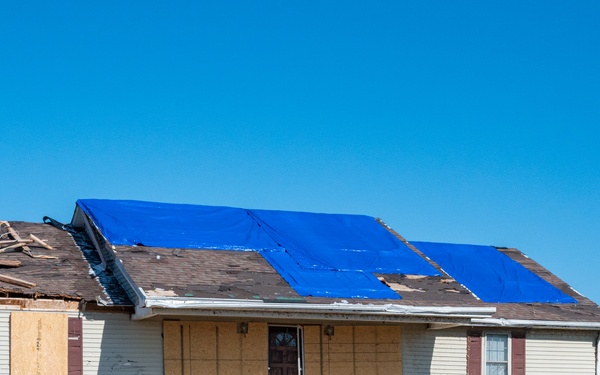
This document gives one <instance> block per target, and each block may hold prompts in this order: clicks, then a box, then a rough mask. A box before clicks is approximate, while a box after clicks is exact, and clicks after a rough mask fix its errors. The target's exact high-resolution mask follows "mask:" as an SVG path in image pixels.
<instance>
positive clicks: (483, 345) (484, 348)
mask: <svg viewBox="0 0 600 375" xmlns="http://www.w3.org/2000/svg"><path fill="white" fill-rule="evenodd" d="M488 335H504V336H506V337H507V338H508V340H507V346H508V351H507V357H508V362H507V367H508V368H507V370H508V371H507V375H511V373H512V335H511V334H510V332H506V331H489V332H483V334H482V335H481V338H482V340H481V341H482V343H481V373H482V374H484V375H487V371H486V370H487V341H488V340H487V337H488Z"/></svg>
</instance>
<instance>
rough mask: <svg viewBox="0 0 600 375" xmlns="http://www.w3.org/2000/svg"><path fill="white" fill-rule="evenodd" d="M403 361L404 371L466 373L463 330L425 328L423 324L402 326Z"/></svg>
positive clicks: (429, 374) (415, 374) (447, 374)
mask: <svg viewBox="0 0 600 375" xmlns="http://www.w3.org/2000/svg"><path fill="white" fill-rule="evenodd" d="M417 327H418V328H417ZM402 363H403V373H404V374H411V375H421V374H422V375H436V374H440V375H441V374H444V375H453V374H456V375H464V374H466V373H467V335H466V332H465V331H464V330H460V329H448V330H426V329H425V326H423V325H419V326H408V325H407V326H403V327H402Z"/></svg>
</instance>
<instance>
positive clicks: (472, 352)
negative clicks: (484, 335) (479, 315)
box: [467, 331, 481, 375]
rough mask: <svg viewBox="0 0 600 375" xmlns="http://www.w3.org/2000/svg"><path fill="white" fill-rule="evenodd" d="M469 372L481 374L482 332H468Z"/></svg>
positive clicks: (470, 373)
mask: <svg viewBox="0 0 600 375" xmlns="http://www.w3.org/2000/svg"><path fill="white" fill-rule="evenodd" d="M467 374H468V375H481V332H478V331H477V332H476V331H469V332H467Z"/></svg>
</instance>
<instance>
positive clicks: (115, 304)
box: [0, 199, 600, 375]
mask: <svg viewBox="0 0 600 375" xmlns="http://www.w3.org/2000/svg"><path fill="white" fill-rule="evenodd" d="M44 221H45V223H44V224H33V223H17V222H11V223H10V225H11V226H12V227H13V229H14V230H16V231H17V236H18V237H20V239H21V240H22V241H23V238H29V237H26V236H30V235H33V236H34V237H35V238H36V239H37V241H34V240H33V239H32V240H31V241H33V242H27V244H25V242H20V245H21V246H20V247H19V246H16V244H14V241H16V240H17V239H16V238H15V236H14V234H12V235H11V234H10V232H9V231H6V232H5V234H6V236H5V237H6V239H4V238H3V240H5V241H6V242H5V243H4V245H3V246H5V248H6V247H8V246H15V247H13V248H12V249H13V250H14V249H18V250H19V251H17V252H6V251H4V252H2V251H0V252H2V258H5V259H6V260H19V261H20V262H21V263H22V264H21V266H20V267H17V268H10V269H2V270H0V271H1V272H0V292H1V293H2V294H1V296H2V298H0V336H2V339H1V340H0V372H2V373H8V371H9V370H10V373H11V374H31V373H41V374H43V373H48V374H50V373H52V374H55V373H69V374H78V373H83V374H113V373H114V374H272V375H290V374H306V375H309V374H321V375H322V374H511V375H518V374H590V375H592V374H595V375H598V374H599V372H598V371H599V370H598V344H599V339H600V308H599V307H598V306H597V305H596V304H595V303H594V302H592V301H591V300H589V299H587V298H585V297H583V296H581V295H580V294H578V293H577V292H575V291H574V290H573V289H571V288H570V287H569V286H568V285H567V284H566V283H565V282H563V281H562V280H560V279H558V278H557V277H556V276H554V275H553V274H552V273H550V272H549V271H548V270H546V269H544V268H543V267H542V266H540V265H539V264H538V263H536V262H535V261H533V260H531V259H530V258H528V257H526V256H525V255H524V254H523V253H521V252H520V251H519V250H517V249H511V248H497V247H492V246H476V245H464V244H440V243H430V242H415V241H407V240H406V239H404V238H403V237H402V236H400V235H399V234H398V233H396V232H395V231H394V230H392V229H391V228H389V227H388V226H386V225H385V224H384V223H383V222H382V221H380V220H378V219H375V218H372V217H369V216H362V215H334V214H315V213H303V212H286V211H272V210H249V209H240V208H231V207H211V206H198V205H181V204H165V203H152V202H140V201H114V200H93V199H85V200H79V201H77V204H76V208H75V212H74V215H73V219H72V222H71V223H70V224H69V225H62V224H60V223H57V222H55V221H53V220H52V219H49V218H45V220H44ZM9 241H13V242H9ZM40 242H41V243H40ZM0 244H2V242H0ZM44 244H46V245H48V246H52V248H53V250H49V249H47V248H46V247H44V246H43V245H44ZM24 245H26V246H29V250H25V249H24V247H23V246H24ZM34 246H37V247H34ZM40 254H43V255H45V256H54V257H55V259H44V258H33V257H31V256H30V255H34V256H35V255H40ZM2 276H6V278H4V279H3V278H2ZM19 281H22V282H24V283H21V285H17V284H16V283H18V282H19ZM34 284H35V285H34ZM57 369H60V370H57Z"/></svg>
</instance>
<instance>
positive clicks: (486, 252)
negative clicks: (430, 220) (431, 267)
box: [410, 241, 577, 303]
mask: <svg viewBox="0 0 600 375" xmlns="http://www.w3.org/2000/svg"><path fill="white" fill-rule="evenodd" d="M410 243H411V244H413V245H414V246H415V247H416V248H417V249H419V250H421V251H422V252H423V253H424V254H425V255H426V256H427V257H429V258H430V259H431V260H433V261H434V262H436V263H437V264H439V265H440V266H441V267H442V269H443V270H444V271H445V272H447V273H448V274H449V275H450V276H452V277H453V278H455V279H456V280H457V281H458V282H459V283H461V284H463V285H464V286H465V287H467V288H468V289H469V290H471V291H472V292H473V293H474V294H475V295H476V296H477V297H479V298H480V299H481V300H482V301H484V302H491V303H510V302H515V303H519V302H520V303H533V302H545V303H577V301H576V300H575V299H573V298H572V297H570V296H568V295H566V294H565V293H563V292H561V291H560V290H559V289H558V288H556V287H554V286H553V285H551V284H550V283H548V282H547V281H545V280H544V279H542V278H541V277H539V276H538V275H536V274H535V273H533V272H531V271H529V270H528V269H527V268H525V267H523V266H522V265H521V264H519V263H518V262H516V261H514V260H512V259H511V258H510V257H508V256H507V255H506V254H503V253H501V252H500V251H498V250H497V249H496V248H494V247H492V246H480V245H459V244H446V243H433V242H413V241H411V242H410Z"/></svg>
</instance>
